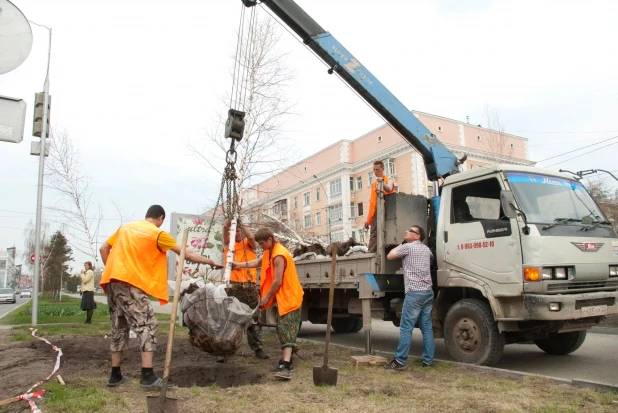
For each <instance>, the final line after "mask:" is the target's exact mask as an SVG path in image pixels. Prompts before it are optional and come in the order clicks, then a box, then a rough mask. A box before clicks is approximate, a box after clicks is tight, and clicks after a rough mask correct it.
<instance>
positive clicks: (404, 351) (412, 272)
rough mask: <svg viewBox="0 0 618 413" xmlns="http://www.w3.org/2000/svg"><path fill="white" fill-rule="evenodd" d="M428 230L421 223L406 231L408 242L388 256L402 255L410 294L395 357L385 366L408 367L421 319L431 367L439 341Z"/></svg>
mask: <svg viewBox="0 0 618 413" xmlns="http://www.w3.org/2000/svg"><path fill="white" fill-rule="evenodd" d="M424 239H425V230H424V229H423V228H421V227H419V226H418V225H414V226H412V228H410V229H409V230H407V231H406V233H405V236H404V242H403V243H402V244H401V245H399V246H397V247H395V248H393V249H392V250H391V251H390V252H389V253H388V255H387V257H386V258H387V259H389V260H395V259H398V258H400V259H401V262H402V263H403V277H404V278H403V282H404V286H405V292H406V298H405V300H404V302H403V309H402V311H401V324H400V330H399V344H398V345H397V351H396V352H395V358H393V361H391V362H390V363H388V364H387V365H386V366H384V368H386V369H391V370H405V369H406V368H407V367H408V353H409V351H410V345H411V344H412V330H413V329H414V325H415V324H416V320H417V319H418V320H419V326H420V329H421V332H422V333H423V355H422V361H421V366H422V367H431V363H432V362H433V355H434V352H435V345H434V342H433V329H432V326H431V308H432V304H433V290H432V288H431V287H432V285H431V272H430V270H429V266H430V264H431V260H432V259H433V254H432V253H431V250H430V249H429V248H428V247H427V246H426V245H425V244H423V240H424Z"/></svg>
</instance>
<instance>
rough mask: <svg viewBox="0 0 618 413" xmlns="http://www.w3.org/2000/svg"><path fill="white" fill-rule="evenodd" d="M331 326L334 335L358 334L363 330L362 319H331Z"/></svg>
mask: <svg viewBox="0 0 618 413" xmlns="http://www.w3.org/2000/svg"><path fill="white" fill-rule="evenodd" d="M331 325H332V327H333V330H335V333H337V334H344V333H358V332H359V331H361V330H362V328H363V319H362V318H333V320H332V321H331Z"/></svg>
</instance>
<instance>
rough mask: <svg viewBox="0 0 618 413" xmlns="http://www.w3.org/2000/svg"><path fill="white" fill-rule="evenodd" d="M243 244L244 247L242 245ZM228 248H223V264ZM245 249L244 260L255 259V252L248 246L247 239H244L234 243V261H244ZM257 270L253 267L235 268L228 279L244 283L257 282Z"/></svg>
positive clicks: (225, 260)
mask: <svg viewBox="0 0 618 413" xmlns="http://www.w3.org/2000/svg"><path fill="white" fill-rule="evenodd" d="M243 244H244V247H243ZM228 249H229V248H226V249H224V250H223V266H224V267H225V264H226V262H227V251H228ZM245 251H246V252H247V257H246V261H253V260H254V259H255V252H253V250H252V249H251V247H250V246H249V240H247V239H245V240H243V241H241V242H237V243H235V244H234V261H235V262H240V263H243V262H245ZM247 272H249V274H248V275H247ZM256 274H257V270H256V269H255V268H237V269H235V270H233V271H232V272H231V273H230V281H234V282H239V283H246V282H252V283H254V284H255V283H256V282H257V276H256Z"/></svg>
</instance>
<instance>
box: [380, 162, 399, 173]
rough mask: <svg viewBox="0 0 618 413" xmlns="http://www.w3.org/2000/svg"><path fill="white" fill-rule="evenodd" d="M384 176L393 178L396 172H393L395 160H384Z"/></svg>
mask: <svg viewBox="0 0 618 413" xmlns="http://www.w3.org/2000/svg"><path fill="white" fill-rule="evenodd" d="M383 162H384V174H386V175H388V176H395V174H396V173H397V171H396V170H395V160H394V159H385V160H384V161H383Z"/></svg>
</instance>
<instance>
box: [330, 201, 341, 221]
mask: <svg viewBox="0 0 618 413" xmlns="http://www.w3.org/2000/svg"><path fill="white" fill-rule="evenodd" d="M342 219H343V209H342V207H341V204H337V205H333V206H332V207H330V221H331V222H334V221H341V220H342Z"/></svg>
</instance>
